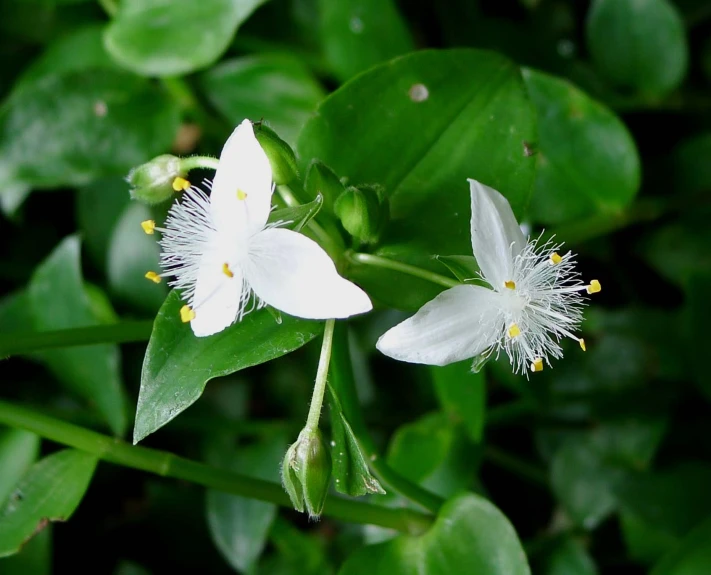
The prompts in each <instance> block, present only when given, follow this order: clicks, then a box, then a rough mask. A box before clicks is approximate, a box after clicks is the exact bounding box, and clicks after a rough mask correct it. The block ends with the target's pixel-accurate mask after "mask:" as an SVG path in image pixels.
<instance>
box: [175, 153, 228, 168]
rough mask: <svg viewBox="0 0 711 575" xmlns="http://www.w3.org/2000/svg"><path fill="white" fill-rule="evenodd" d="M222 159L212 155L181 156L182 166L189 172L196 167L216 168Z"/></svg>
mask: <svg viewBox="0 0 711 575" xmlns="http://www.w3.org/2000/svg"><path fill="white" fill-rule="evenodd" d="M219 163H220V160H218V159H217V158H213V157H212V156H188V157H187V158H181V160H180V168H181V169H182V170H185V171H186V172H189V171H190V170H194V169H195V168H204V169H206V170H216V169H217V166H218V165H219Z"/></svg>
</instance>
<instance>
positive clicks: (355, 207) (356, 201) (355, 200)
mask: <svg viewBox="0 0 711 575" xmlns="http://www.w3.org/2000/svg"><path fill="white" fill-rule="evenodd" d="M334 208H335V212H336V215H337V216H338V217H339V219H340V220H341V223H342V224H343V227H344V228H346V231H347V232H348V233H349V234H350V235H351V236H353V237H354V238H356V239H358V240H360V241H362V242H365V243H367V244H373V243H376V242H377V241H378V240H379V239H380V235H381V234H382V232H383V229H384V227H385V224H386V223H387V220H388V217H389V215H390V214H389V206H388V201H387V198H385V197H384V195H383V194H381V193H379V192H378V191H377V190H376V189H375V188H372V187H370V186H362V187H359V188H354V187H350V188H348V189H346V191H345V192H343V193H342V194H341V195H340V196H339V197H338V199H337V200H336V204H335V206H334Z"/></svg>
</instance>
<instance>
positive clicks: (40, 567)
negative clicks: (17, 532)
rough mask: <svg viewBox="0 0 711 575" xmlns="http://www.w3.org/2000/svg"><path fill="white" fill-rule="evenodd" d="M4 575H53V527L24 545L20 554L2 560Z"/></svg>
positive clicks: (0, 568) (47, 528)
mask: <svg viewBox="0 0 711 575" xmlns="http://www.w3.org/2000/svg"><path fill="white" fill-rule="evenodd" d="M0 573H2V574H3V575H52V526H51V525H47V526H46V527H45V528H44V529H42V531H40V532H39V533H37V535H35V536H34V537H32V539H30V540H29V541H27V542H26V543H24V544H23V545H22V548H21V549H20V552H19V553H15V554H14V555H10V556H9V557H3V558H1V559H0Z"/></svg>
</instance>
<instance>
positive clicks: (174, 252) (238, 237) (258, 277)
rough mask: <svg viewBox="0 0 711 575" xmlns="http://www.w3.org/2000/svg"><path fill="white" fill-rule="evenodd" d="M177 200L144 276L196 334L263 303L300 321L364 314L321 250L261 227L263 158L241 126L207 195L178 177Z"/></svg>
mask: <svg viewBox="0 0 711 575" xmlns="http://www.w3.org/2000/svg"><path fill="white" fill-rule="evenodd" d="M178 180H179V181H178V182H177V184H174V186H177V187H178V188H180V187H183V188H185V197H184V198H183V200H182V202H176V203H175V204H174V205H173V206H172V207H171V209H170V211H169V213H168V217H167V219H166V223H165V228H155V224H154V223H153V222H151V221H149V222H144V223H143V226H144V229H145V230H146V232H147V233H152V231H153V229H157V230H158V231H160V232H161V233H162V236H163V237H162V238H161V240H160V244H161V247H162V253H161V259H160V263H161V267H162V268H163V273H162V274H156V273H154V272H149V273H148V274H146V277H147V278H148V279H152V280H153V281H160V278H161V277H163V276H172V277H173V279H172V280H171V281H170V282H169V284H170V285H171V286H173V287H175V288H177V289H179V290H180V291H181V295H182V298H183V299H184V300H185V301H187V305H186V306H184V307H183V308H182V309H181V312H180V314H181V318H182V320H183V321H184V322H188V321H189V322H190V326H191V327H192V330H193V332H194V333H195V335H196V336H208V335H212V334H214V333H217V332H219V331H221V330H223V329H225V328H226V327H228V326H229V325H230V324H232V323H233V322H235V321H239V320H241V319H242V317H244V315H245V314H247V313H249V312H250V311H252V310H253V309H254V308H259V307H263V306H264V305H266V304H268V305H271V306H273V307H275V308H276V309H278V310H281V311H283V312H285V313H287V314H290V315H294V316H297V317H302V318H308V319H329V318H344V317H348V316H351V315H355V314H359V313H364V312H367V311H369V310H370V309H372V304H371V303H370V299H369V298H368V296H367V294H366V293H365V292H364V291H363V290H361V289H360V288H359V287H358V286H356V285H355V284H353V283H351V282H349V281H348V280H346V279H344V278H342V277H341V276H339V275H338V272H337V271H336V266H335V265H334V264H333V261H332V260H331V258H330V257H329V256H328V255H327V254H326V252H325V251H324V250H323V249H322V248H321V247H320V246H319V245H318V244H317V243H316V242H314V241H313V240H311V239H309V238H307V237H306V236H303V235H301V234H299V233H297V232H294V231H291V230H287V229H284V228H280V227H278V226H277V225H273V226H272V225H268V224H267V218H268V217H269V212H270V211H271V198H272V193H273V191H274V186H273V185H272V171H271V167H270V164H269V159H268V158H267V155H266V154H265V152H264V150H263V149H262V147H261V146H260V145H259V142H258V141H257V139H256V138H255V136H254V130H253V128H252V123H251V122H250V121H249V120H245V121H244V122H242V123H241V124H240V125H239V126H238V127H237V128H236V129H235V130H234V132H233V133H232V135H231V136H230V138H229V139H228V140H227V142H226V143H225V146H224V148H223V149H222V154H221V155H220V161H219V164H218V167H217V171H216V172H215V178H214V180H213V182H212V186H211V189H212V191H211V194H210V196H209V197H208V196H207V195H206V194H205V193H204V192H203V191H202V190H200V189H199V188H197V187H194V186H190V184H189V183H188V182H187V181H184V180H180V179H178Z"/></svg>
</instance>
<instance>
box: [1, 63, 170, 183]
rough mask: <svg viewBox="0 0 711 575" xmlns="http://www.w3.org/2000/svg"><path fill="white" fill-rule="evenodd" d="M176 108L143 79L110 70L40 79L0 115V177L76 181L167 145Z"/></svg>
mask: <svg viewBox="0 0 711 575" xmlns="http://www.w3.org/2000/svg"><path fill="white" fill-rule="evenodd" d="M178 120H179V115H178V109H177V106H176V104H175V103H174V102H173V101H171V100H168V98H167V97H166V96H165V95H164V94H163V92H162V91H161V90H160V89H159V88H157V87H156V86H154V85H152V84H150V83H149V82H147V81H146V80H143V79H141V78H138V77H136V76H133V75H131V74H128V73H125V72H122V71H118V70H110V69H94V70H86V71H80V72H76V71H72V72H66V73H62V74H54V75H49V76H44V77H42V78H41V79H39V80H38V81H36V82H28V83H26V84H25V85H24V87H23V88H22V89H20V90H17V91H15V92H14V93H13V94H12V95H11V96H10V98H9V100H8V101H7V102H6V105H5V106H4V107H3V109H2V111H1V112H0V182H1V183H2V184H3V185H6V184H8V183H9V184H16V183H24V184H28V185H32V186H35V187H43V188H51V187H57V186H61V185H80V184H84V183H87V182H89V181H91V180H93V179H96V178H98V177H102V176H106V175H114V174H115V175H124V174H125V173H126V172H127V171H128V170H129V169H130V168H131V167H132V166H135V165H138V164H141V163H143V162H145V161H147V160H148V159H150V158H151V157H152V156H155V155H157V154H159V153H161V152H162V151H164V150H166V149H168V148H169V147H170V145H171V143H172V141H173V137H174V136H175V133H176V132H177V129H178Z"/></svg>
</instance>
